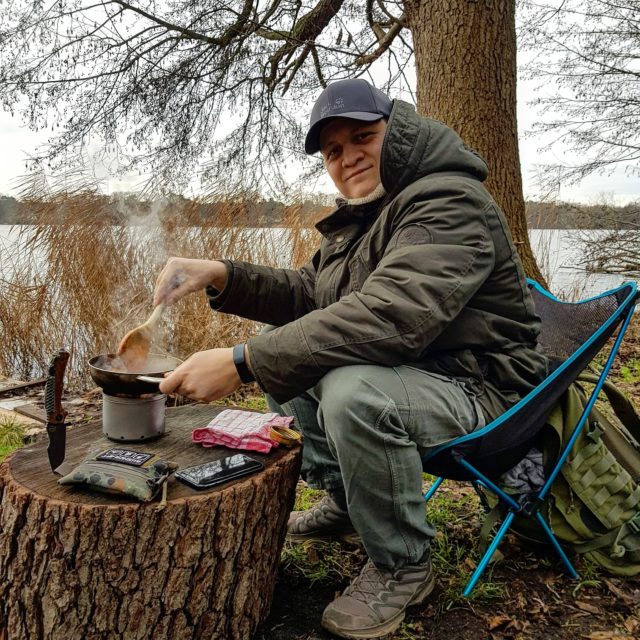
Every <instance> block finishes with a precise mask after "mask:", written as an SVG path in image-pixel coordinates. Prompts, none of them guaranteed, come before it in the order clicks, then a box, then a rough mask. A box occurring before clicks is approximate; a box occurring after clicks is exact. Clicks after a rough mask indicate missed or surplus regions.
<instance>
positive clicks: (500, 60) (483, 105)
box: [405, 0, 544, 283]
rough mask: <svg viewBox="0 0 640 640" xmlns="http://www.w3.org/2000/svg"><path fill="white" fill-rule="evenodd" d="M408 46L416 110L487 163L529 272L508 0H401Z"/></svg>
mask: <svg viewBox="0 0 640 640" xmlns="http://www.w3.org/2000/svg"><path fill="white" fill-rule="evenodd" d="M405 8H406V13H407V26H408V28H409V29H410V31H411V33H412V36H413V44H414V49H415V60H416V74H417V85H418V86H417V90H418V105H417V106H418V111H419V112H420V113H422V114H424V115H427V116H429V117H431V118H435V119H436V120H441V121H442V122H444V123H445V124H447V125H449V126H450V127H451V128H452V129H454V130H455V131H456V132H458V133H459V134H460V136H461V137H462V138H463V140H464V141H465V142H466V143H467V144H468V145H469V146H470V147H472V148H473V149H475V150H476V151H478V152H479V153H480V155H481V156H482V157H483V158H484V159H485V161H486V162H487V164H488V165H489V178H488V180H487V183H486V185H487V188H488V189H489V191H490V192H491V194H492V195H493V197H494V198H495V200H496V202H497V203H498V205H499V206H500V208H501V209H502V211H503V212H504V214H505V216H506V218H507V221H508V223H509V227H510V229H511V233H512V235H513V239H514V242H515V243H516V247H517V248H518V252H519V254H520V258H521V259H522V263H523V265H524V269H525V272H526V273H527V275H528V276H530V277H532V278H535V279H536V280H538V281H540V282H543V283H544V279H543V278H542V274H541V273H540V270H539V268H538V265H537V263H536V260H535V258H534V256H533V252H532V251H531V245H530V243H529V236H528V234H527V222H526V216H525V208H524V198H523V194H522V177H521V173H520V158H519V152H518V128H517V121H516V78H517V69H516V33H515V0H493V1H491V2H485V1H472V0H405Z"/></svg>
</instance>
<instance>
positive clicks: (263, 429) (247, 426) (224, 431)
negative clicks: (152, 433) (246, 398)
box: [191, 409, 293, 453]
mask: <svg viewBox="0 0 640 640" xmlns="http://www.w3.org/2000/svg"><path fill="white" fill-rule="evenodd" d="M292 424H293V417H292V416H281V415H278V414H277V413H257V412H255V411H239V410H237V409H225V410H224V411H223V412H222V413H219V414H218V415H217V416H216V417H215V418H214V419H213V420H212V421H211V422H210V423H209V424H208V425H207V426H206V427H202V428H200V429H194V430H193V432H192V434H191V439H192V440H193V442H196V443H200V444H202V446H203V447H215V446H218V445H221V446H223V447H229V448H230V449H248V450H250V451H258V452H260V453H269V451H271V449H272V448H273V447H277V446H278V443H277V442H275V441H274V440H272V439H271V438H270V437H269V432H270V431H271V428H272V427H289V428H290V427H291V425H292Z"/></svg>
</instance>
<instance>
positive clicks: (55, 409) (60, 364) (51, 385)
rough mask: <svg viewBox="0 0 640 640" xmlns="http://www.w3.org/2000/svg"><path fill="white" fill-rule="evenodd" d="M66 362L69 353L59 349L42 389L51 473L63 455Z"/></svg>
mask: <svg viewBox="0 0 640 640" xmlns="http://www.w3.org/2000/svg"><path fill="white" fill-rule="evenodd" d="M68 360H69V352H68V351H67V350H66V349H59V350H58V352H57V353H56V354H55V355H54V356H53V357H52V358H51V363H50V364H49V374H48V377H47V382H46V383H45V387H44V406H45V410H46V412H47V435H48V436H49V446H48V447H47V455H48V456H49V464H51V469H52V470H53V471H55V470H56V469H57V468H58V467H59V466H60V465H61V464H62V461H63V460H64V453H65V443H66V424H65V418H66V417H67V412H66V411H65V410H64V409H63V408H62V388H63V380H64V371H65V369H66V367H67V361H68Z"/></svg>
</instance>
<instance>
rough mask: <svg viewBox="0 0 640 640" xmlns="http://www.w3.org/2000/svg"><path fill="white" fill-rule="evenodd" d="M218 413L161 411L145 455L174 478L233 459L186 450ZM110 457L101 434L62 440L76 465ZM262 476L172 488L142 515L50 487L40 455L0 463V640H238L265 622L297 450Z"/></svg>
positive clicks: (132, 507)
mask: <svg viewBox="0 0 640 640" xmlns="http://www.w3.org/2000/svg"><path fill="white" fill-rule="evenodd" d="M218 411H220V409H216V408H214V407H212V406H211V405H200V406H191V407H180V408H178V409H175V410H168V412H167V432H168V433H167V435H165V436H163V437H162V438H161V439H159V440H157V441H156V442H148V443H144V445H130V444H126V445H124V447H125V448H127V449H137V450H141V451H146V452H149V453H155V454H156V455H158V457H163V458H165V459H167V460H173V461H175V462H178V463H179V464H180V466H181V467H186V466H189V465H193V464H198V463H199V462H203V461H205V460H212V459H216V458H220V457H223V456H225V455H229V454H231V453H235V452H232V451H229V450H225V449H222V448H220V447H217V448H215V449H203V448H202V447H200V446H195V445H193V444H192V443H191V440H190V433H191V430H192V428H193V427H195V426H203V425H204V424H207V422H208V421H209V420H210V419H211V418H212V417H213V415H215V413H216V412H218ZM114 446H116V447H117V446H119V445H117V444H114V443H112V442H109V441H107V440H106V439H104V438H101V437H100V425H99V424H89V425H87V426H83V427H76V428H74V429H73V430H72V431H70V432H69V434H68V439H67V452H68V454H67V459H70V461H71V462H74V463H75V462H78V461H80V460H82V459H84V457H87V455H89V452H91V454H92V455H95V453H96V452H99V451H102V450H103V449H108V448H112V447H114ZM250 453H251V457H255V458H260V459H261V460H262V461H263V463H264V464H265V470H264V471H262V472H260V473H259V474H256V475H253V476H248V477H247V478H243V479H240V480H238V481H235V482H229V483H227V484H225V485H221V487H220V488H218V489H211V490H208V491H196V490H193V489H190V488H188V487H186V486H185V485H182V484H181V483H179V482H177V481H176V480H175V479H174V478H171V479H170V480H169V485H168V502H167V505H166V507H165V508H164V509H162V508H158V500H157V499H156V501H154V502H151V503H147V504H139V503H136V502H133V501H131V500H127V499H124V498H121V497H116V496H105V495H103V494H97V493H89V492H87V491H81V490H72V489H69V488H68V487H67V486H64V487H63V486H60V485H58V484H57V476H55V475H54V474H53V473H52V472H51V469H50V468H48V461H47V454H46V443H41V444H39V445H36V446H34V447H29V448H25V449H22V450H20V451H18V452H16V453H15V454H14V455H13V456H12V457H11V458H10V460H8V461H5V462H4V463H2V465H0V638H1V639H2V640H22V639H31V638H38V639H39V640H49V639H51V640H62V639H64V640H81V639H82V640H98V639H105V640H106V639H109V640H116V639H117V640H134V639H140V640H147V639H149V638H153V639H154V640H158V639H168V638H171V639H178V638H180V639H185V640H186V639H195V638H206V639H207V640H212V639H215V638H217V639H219V640H231V639H235V640H246V639H247V638H249V637H251V635H252V634H253V633H254V631H255V630H256V627H257V626H258V625H259V624H260V623H261V622H262V621H263V620H264V619H265V618H266V617H267V615H268V613H269V608H270V605H271V597H272V594H273V589H274V585H275V579H276V573H277V568H278V564H279V560H280V550H281V548H282V543H283V541H284V536H285V533H286V523H287V517H288V514H289V510H290V508H291V506H292V505H293V499H294V494H295V486H296V481H297V478H298V473H299V467H300V455H299V454H300V449H299V448H298V449H295V450H292V451H287V450H285V449H282V448H279V449H277V450H276V451H275V452H273V451H272V452H271V453H270V454H269V455H268V456H261V455H259V454H254V453H253V452H250Z"/></svg>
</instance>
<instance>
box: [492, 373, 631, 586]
mask: <svg viewBox="0 0 640 640" xmlns="http://www.w3.org/2000/svg"><path fill="white" fill-rule="evenodd" d="M578 380H579V382H578V383H574V384H572V385H571V386H570V387H569V389H568V390H567V391H566V392H565V394H564V395H563V396H562V397H561V398H560V400H559V402H558V403H557V405H556V406H555V408H554V410H553V411H552V413H551V414H550V415H549V417H548V418H547V424H546V426H545V428H544V429H543V434H542V449H543V459H544V466H545V471H547V474H548V473H549V472H550V471H551V468H552V466H553V463H554V461H555V460H557V457H558V454H559V451H560V448H561V446H562V444H563V443H564V442H567V441H568V439H569V437H570V435H571V430H572V429H573V426H574V425H575V424H576V422H577V420H578V418H579V417H580V415H581V413H582V410H583V408H584V406H585V405H586V403H587V400H588V397H587V394H586V393H585V391H584V389H583V387H582V385H581V384H580V383H581V382H586V383H590V384H595V382H596V381H597V377H596V376H593V375H591V374H582V375H581V376H580V377H579V378H578ZM603 391H604V392H605V394H606V396H607V398H608V400H609V404H610V405H611V408H612V409H613V411H614V413H615V417H611V418H610V417H609V416H608V415H605V414H604V413H603V412H602V411H600V410H598V409H597V408H594V409H593V410H592V411H591V413H590V415H589V419H588V422H587V424H586V425H585V427H584V428H583V430H582V433H581V434H580V436H579V437H578V439H577V441H576V443H575V445H574V446H573V448H572V450H571V452H570V454H569V457H568V458H567V460H566V462H565V464H564V465H563V466H562V469H561V471H560V473H559V474H558V477H557V478H556V480H555V482H554V484H553V486H552V487H551V491H550V492H549V494H548V496H547V498H546V500H545V501H544V503H543V505H542V506H541V507H540V513H541V514H542V515H543V517H544V518H545V520H546V521H547V522H548V523H549V525H550V527H551V530H552V531H553V533H554V535H555V536H556V537H557V538H558V540H559V541H560V542H561V544H563V545H564V546H567V547H569V548H570V549H573V550H574V551H576V552H578V553H583V554H585V556H587V557H589V558H590V559H591V560H593V561H594V562H596V563H597V564H599V565H601V566H602V567H604V568H605V569H607V570H609V571H610V572H611V573H614V574H618V575H624V576H633V575H636V574H638V573H640V444H639V443H640V418H639V417H638V414H637V413H636V411H635V409H634V407H633V405H632V404H631V403H630V402H629V400H628V399H627V398H626V397H625V396H624V394H623V393H622V392H621V391H620V390H619V389H618V388H617V387H616V386H615V385H614V384H613V383H611V382H605V385H604V387H603ZM505 491H506V490H505ZM507 492H508V491H507ZM486 497H487V498H488V501H489V503H490V506H493V507H494V509H493V510H492V514H490V515H489V516H487V523H486V525H485V527H483V532H484V537H486V536H487V535H488V530H489V529H490V528H491V521H492V520H495V516H496V514H495V513H493V512H495V511H496V508H497V507H496V503H497V499H495V497H494V496H492V494H487V496H486ZM513 530H514V531H515V532H516V533H518V534H519V535H520V536H521V537H524V538H526V539H529V540H532V541H535V542H542V543H545V542H548V540H547V539H546V538H545V537H544V535H543V534H542V531H541V530H540V527H539V525H537V523H536V522H535V520H533V519H532V518H528V517H526V516H516V518H515V520H514V524H513Z"/></svg>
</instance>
